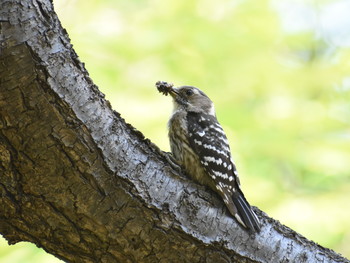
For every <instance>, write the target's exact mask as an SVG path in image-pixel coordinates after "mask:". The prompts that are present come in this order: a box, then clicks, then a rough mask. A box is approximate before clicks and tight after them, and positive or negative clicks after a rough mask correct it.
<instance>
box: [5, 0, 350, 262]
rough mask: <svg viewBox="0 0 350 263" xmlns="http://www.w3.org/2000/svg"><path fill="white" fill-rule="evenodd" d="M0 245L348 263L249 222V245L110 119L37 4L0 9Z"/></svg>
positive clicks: (117, 256) (208, 200)
mask: <svg viewBox="0 0 350 263" xmlns="http://www.w3.org/2000/svg"><path fill="white" fill-rule="evenodd" d="M0 7H1V8H0V23H1V24H0V25H1V27H0V30H1V54H0V57H1V60H0V61H1V63H0V77H1V78H0V79H1V89H0V160H1V163H0V193H1V199H0V207H1V209H0V233H1V234H2V235H3V236H4V237H5V238H6V239H7V240H8V241H9V243H10V244H14V243H16V242H19V241H30V242H33V243H35V244H36V245H37V246H39V247H42V248H44V249H45V250H46V251H47V252H49V253H51V254H53V255H56V256H57V257H58V258H61V259H63V260H65V261H70V262H349V261H348V260H346V259H345V258H342V257H341V256H340V255H338V254H336V253H335V252H333V251H331V250H329V249H326V248H323V247H321V246H318V245H317V244H315V243H313V242H312V241H309V240H307V239H305V238H304V237H302V236H301V235H299V234H297V233H295V232H294V231H293V230H290V229H289V228H287V227H285V226H283V225H281V224H279V223H278V222H276V221H275V220H273V219H271V218H269V217H267V216H266V215H265V214H264V213H263V212H261V211H259V210H256V211H257V214H258V215H259V217H260V218H261V221H262V223H263V228H262V231H261V233H260V234H258V235H255V236H254V235H252V236H250V235H249V234H247V232H246V231H245V230H243V229H241V228H240V227H239V226H238V225H237V223H236V222H235V221H234V220H233V219H232V218H231V217H230V216H229V215H228V213H227V212H226V209H225V208H224V206H223V204H222V202H221V201H220V200H219V199H218V198H216V196H215V195H213V194H212V193H211V192H208V190H206V189H203V188H202V187H200V186H198V185H196V184H194V183H192V182H190V181H189V180H187V179H186V177H183V176H180V175H178V174H177V172H176V171H175V170H173V169H172V168H171V166H170V165H169V164H168V162H167V161H166V158H164V153H163V152H161V151H160V150H159V149H158V148H157V147H156V146H155V145H153V144H152V143H151V142H149V141H148V140H147V139H145V138H144V137H143V135H142V134H141V133H140V132H138V131H136V130H135V129H134V128H133V127H131V126H130V125H128V124H127V123H126V122H125V121H124V120H123V119H122V118H121V117H120V115H119V114H118V113H117V112H115V111H113V110H112V109H111V106H110V104H109V102H108V101H106V100H105V99H104V95H103V94H102V93H101V92H100V91H99V90H98V88H97V87H96V86H95V85H94V84H93V83H92V81H91V79H90V78H89V76H88V73H87V71H86V70H85V68H84V65H83V64H82V63H81V62H80V61H79V59H78V57H77V55H76V53H75V52H74V50H73V49H72V46H71V44H70V42H69V38H68V36H67V34H66V32H65V30H64V29H62V27H61V25H60V22H59V20H58V18H57V16H56V14H55V13H54V10H53V7H52V3H51V2H50V1H48V0H41V1H39V0H37V1H35V0H34V1H19V0H4V1H2V2H1V3H0Z"/></svg>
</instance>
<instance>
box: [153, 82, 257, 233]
mask: <svg viewBox="0 0 350 263" xmlns="http://www.w3.org/2000/svg"><path fill="white" fill-rule="evenodd" d="M156 87H157V89H158V91H159V92H161V93H163V94H164V95H168V94H170V96H171V97H172V99H173V104H174V108H173V112H172V114H171V117H170V119H169V122H168V128H169V132H168V135H169V141H170V148H171V153H172V156H173V158H174V159H175V160H176V161H177V163H178V164H179V165H180V166H181V167H182V168H183V169H184V170H185V172H186V173H187V174H188V175H189V176H190V178H191V179H192V180H193V181H195V182H197V183H199V184H201V185H204V186H206V187H209V189H212V190H213V191H214V192H216V193H218V194H219V196H220V197H221V198H222V200H223V201H224V203H225V205H226V207H227V209H228V211H229V213H230V214H231V215H232V216H233V217H234V218H235V219H236V220H237V221H238V223H240V224H241V225H242V226H243V227H244V228H245V229H246V230H248V231H250V232H260V229H261V225H260V221H259V219H258V217H257V215H256V214H255V213H254V211H253V210H252V208H251V206H250V204H249V203H248V201H247V199H246V198H245V197H244V194H243V192H242V190H241V186H240V181H239V177H238V173H237V169H236V166H235V163H234V162H233V159H232V157H231V151H230V146H229V142H228V140H227V137H226V134H225V132H224V130H223V128H222V127H221V125H220V124H219V122H218V120H217V118H216V113H215V107H214V104H213V102H212V101H211V100H210V98H209V97H208V96H207V95H206V94H205V93H204V92H203V91H201V90H200V89H198V88H196V87H193V86H180V87H177V88H175V87H174V85H173V84H171V83H168V82H165V81H158V82H157V83H156Z"/></svg>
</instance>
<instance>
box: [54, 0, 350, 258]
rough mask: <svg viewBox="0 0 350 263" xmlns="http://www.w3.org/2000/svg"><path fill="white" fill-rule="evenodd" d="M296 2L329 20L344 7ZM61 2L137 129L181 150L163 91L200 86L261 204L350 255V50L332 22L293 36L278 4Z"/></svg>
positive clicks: (77, 42)
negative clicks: (158, 85) (173, 139)
mask: <svg viewBox="0 0 350 263" xmlns="http://www.w3.org/2000/svg"><path fill="white" fill-rule="evenodd" d="M284 2H288V1H284ZM289 2H295V4H296V6H299V7H300V5H301V4H305V5H307V7H308V8H309V9H310V10H311V11H312V12H314V13H316V14H317V15H321V14H319V13H317V12H321V11H320V10H324V9H325V8H327V7H328V6H327V5H330V4H332V3H335V2H339V1H318V4H317V5H316V4H314V5H311V4H310V1H296V0H295V1H289ZM315 2H317V1H315ZM55 5H56V7H57V8H56V9H57V12H58V14H59V17H60V19H61V22H62V23H63V26H64V27H65V28H66V29H67V31H68V32H69V34H70V37H71V39H72V42H73V43H74V48H75V49H76V51H77V53H78V54H79V56H80V59H81V60H82V61H83V62H85V63H86V67H87V69H88V71H89V72H90V74H91V77H92V79H93V80H94V81H95V83H96V84H97V85H98V86H99V88H100V89H101V90H102V91H103V92H104V93H105V94H106V96H107V99H108V100H110V101H111V103H112V105H113V107H114V108H115V109H116V110H117V111H119V112H120V113H121V114H122V116H123V117H124V118H125V119H126V120H127V121H128V122H130V123H131V124H132V125H133V126H135V127H136V128H137V129H139V130H140V131H142V132H143V133H144V134H145V135H146V136H147V137H148V138H150V139H151V140H152V141H153V142H155V143H156V144H157V145H159V146H160V147H161V148H162V149H164V150H169V146H168V140H167V130H166V122H167V119H168V116H169V114H170V112H171V108H172V105H171V102H170V98H169V97H164V96H161V95H160V94H158V92H157V90H156V89H155V87H154V83H155V82H156V81H157V80H165V81H170V82H174V83H175V85H185V84H186V85H187V84H188V85H194V86H197V87H200V88H201V89H202V90H204V91H205V92H206V93H207V94H208V95H209V97H211V98H212V100H213V101H214V102H215V104H216V110H217V115H218V119H219V121H220V122H221V124H222V125H223V126H224V128H225V130H226V132H227V134H228V137H229V140H230V142H231V148H232V152H233V155H234V157H235V160H236V162H237V165H238V169H239V171H240V174H241V181H242V186H243V189H244V191H245V192H246V195H247V197H248V199H249V200H250V202H251V203H252V204H254V205H257V206H258V207H259V208H261V209H262V210H264V211H265V212H266V213H268V214H269V215H270V216H272V217H274V218H276V219H278V220H280V221H281V222H282V223H284V224H286V225H288V226H290V227H291V228H293V229H295V230H296V231H298V232H300V233H302V234H304V235H305V236H306V237H307V238H309V239H312V240H314V241H316V242H318V243H320V244H321V245H323V246H326V247H330V248H333V249H335V250H336V251H338V252H341V253H343V254H344V255H345V256H348V257H349V256H350V249H349V246H348V245H346V244H348V242H349V240H350V232H349V229H350V220H349V218H350V212H349V209H348V198H349V196H348V192H349V191H350V180H349V173H350V172H349V171H350V162H349V161H348V160H350V135H349V134H350V130H349V124H350V103H349V101H350V78H349V77H348V75H349V67H350V64H349V61H350V52H349V49H348V48H346V47H342V46H339V45H337V44H335V43H334V42H332V39H330V38H329V37H328V36H326V35H325V34H322V32H323V31H322V23H321V21H318V22H319V23H317V21H316V22H315V23H314V24H313V27H310V28H306V29H302V30H296V31H288V30H286V29H285V26H284V25H283V23H284V22H283V19H284V16H286V15H288V14H287V13H283V12H282V13H281V11H278V10H279V9H278V8H276V1H272V0H271V1H267V0H246V1H243V0H241V1H238V0H237V1H232V0H223V1H220V3H219V4H218V2H215V1H209V0H200V1H188V0H186V1H185V0H180V1H172V2H169V1H161V0H137V1H135V0H134V1H130V0H120V1H97V0H95V1H83V0H76V1H75V2H71V1H67V0H57V1H56V2H55ZM291 6H293V5H291ZM288 11H289V10H288ZM284 12H285V11H284ZM295 22H299V21H295ZM326 22H327V21H326ZM321 229H322V231H320V230H321Z"/></svg>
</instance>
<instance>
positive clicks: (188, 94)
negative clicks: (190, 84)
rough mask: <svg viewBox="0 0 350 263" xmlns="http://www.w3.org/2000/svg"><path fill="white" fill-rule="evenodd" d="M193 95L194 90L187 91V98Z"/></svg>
mask: <svg viewBox="0 0 350 263" xmlns="http://www.w3.org/2000/svg"><path fill="white" fill-rule="evenodd" d="M192 95H193V90H191V89H188V90H186V96H188V97H189V96H192Z"/></svg>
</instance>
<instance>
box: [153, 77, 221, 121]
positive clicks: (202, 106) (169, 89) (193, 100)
mask: <svg viewBox="0 0 350 263" xmlns="http://www.w3.org/2000/svg"><path fill="white" fill-rule="evenodd" d="M156 85H157V88H158V90H159V91H160V92H162V93H164V94H165V95H167V94H170V95H171V97H172V98H173V101H174V110H175V111H177V110H185V111H190V112H203V113H206V114H210V115H213V116H215V108H214V104H213V102H212V101H211V100H210V99H209V97H208V96H207V95H205V93H204V92H203V91H201V90H200V89H198V88H196V87H192V86H181V87H178V88H174V87H173V86H172V84H168V83H166V82H158V83H157V84H156Z"/></svg>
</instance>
